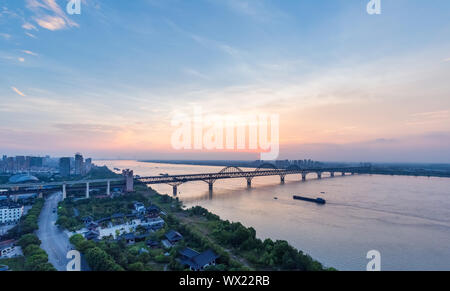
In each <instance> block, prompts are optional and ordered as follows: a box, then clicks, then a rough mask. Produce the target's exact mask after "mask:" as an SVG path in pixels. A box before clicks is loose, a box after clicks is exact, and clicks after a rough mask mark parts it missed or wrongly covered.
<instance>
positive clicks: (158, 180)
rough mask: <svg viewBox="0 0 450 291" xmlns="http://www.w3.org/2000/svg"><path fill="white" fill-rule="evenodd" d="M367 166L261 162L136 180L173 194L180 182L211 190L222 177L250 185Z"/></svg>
mask: <svg viewBox="0 0 450 291" xmlns="http://www.w3.org/2000/svg"><path fill="white" fill-rule="evenodd" d="M369 170H370V169H369V168H367V167H345V168H344V167H342V168H310V169H302V168H300V167H297V166H291V167H289V168H287V169H278V168H277V167H276V166H274V165H273V164H263V165H261V166H260V167H259V168H257V169H255V170H253V171H248V170H246V171H244V170H242V169H241V168H239V167H233V166H232V167H225V168H224V169H222V170H221V171H220V172H218V173H202V174H188V175H160V176H153V177H139V178H138V179H137V180H138V181H139V182H141V183H144V184H148V185H151V184H168V185H170V186H172V187H173V195H174V196H176V195H177V193H178V190H177V187H178V186H180V185H181V184H184V183H187V182H192V181H203V182H205V183H207V184H208V185H209V190H210V191H212V190H213V187H214V186H213V185H214V183H215V182H216V181H217V180H223V179H236V178H244V179H246V180H247V186H248V187H251V186H252V180H253V179H254V178H255V177H264V176H279V177H280V182H281V183H282V184H283V183H284V182H285V177H286V176H287V175H296V174H297V175H301V179H302V181H306V176H307V175H308V174H309V173H315V174H316V175H317V178H318V179H322V175H323V174H324V173H329V174H330V176H331V177H334V176H335V175H336V173H340V174H341V175H342V176H345V175H346V174H350V175H354V174H365V173H368V172H369Z"/></svg>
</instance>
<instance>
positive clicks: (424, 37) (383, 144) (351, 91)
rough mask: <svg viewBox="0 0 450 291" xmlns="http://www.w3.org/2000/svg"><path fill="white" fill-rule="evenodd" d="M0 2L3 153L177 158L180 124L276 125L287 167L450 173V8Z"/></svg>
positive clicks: (384, 0)
mask: <svg viewBox="0 0 450 291" xmlns="http://www.w3.org/2000/svg"><path fill="white" fill-rule="evenodd" d="M81 1H82V2H81V14H79V15H77V14H74V15H69V14H68V13H67V11H66V5H67V2H68V1H67V0H0V153H5V154H8V155H16V154H21V155H28V154H33V155H39V154H40V155H44V154H50V155H53V156H67V155H72V154H73V153H75V152H82V153H83V154H84V155H85V156H92V157H94V158H131V159H256V158H258V154H257V153H255V152H254V151H248V150H233V151H220V150H175V149H174V148H173V146H172V144H171V136H172V135H173V133H174V131H175V130H176V127H174V126H173V125H172V123H171V122H172V119H173V116H174V115H176V114H177V113H179V112H182V113H185V114H187V115H188V116H192V115H193V111H194V108H198V107H201V109H202V111H203V113H204V114H205V115H208V114H214V115H216V116H229V115H233V116H254V115H257V114H261V113H267V114H277V115H278V116H279V118H280V122H279V139H280V155H279V158H280V159H304V158H312V159H316V160H322V161H372V162H433V163H450V82H449V81H450V1H448V0H434V1H432V3H430V2H429V1H418V0H413V1H411V0H381V7H382V10H381V14H379V15H369V14H368V13H367V11H366V5H367V3H368V2H369V0H320V1H310V0H283V1H279V0H277V1H276V0H192V1H187V0H133V1H125V0H114V1H111V0H81Z"/></svg>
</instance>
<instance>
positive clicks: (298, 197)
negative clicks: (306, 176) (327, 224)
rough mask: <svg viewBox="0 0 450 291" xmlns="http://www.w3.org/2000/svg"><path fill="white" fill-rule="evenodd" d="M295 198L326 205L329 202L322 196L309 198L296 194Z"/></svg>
mask: <svg viewBox="0 0 450 291" xmlns="http://www.w3.org/2000/svg"><path fill="white" fill-rule="evenodd" d="M294 199H295V200H302V201H306V202H313V203H317V204H321V205H324V204H325V203H327V202H326V201H325V199H322V198H316V199H314V198H308V197H302V196H297V195H294Z"/></svg>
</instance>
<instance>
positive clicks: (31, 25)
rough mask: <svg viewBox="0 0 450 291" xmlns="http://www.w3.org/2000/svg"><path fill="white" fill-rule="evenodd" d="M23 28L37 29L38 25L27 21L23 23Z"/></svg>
mask: <svg viewBox="0 0 450 291" xmlns="http://www.w3.org/2000/svg"><path fill="white" fill-rule="evenodd" d="M22 28H23V29H26V30H37V28H36V26H34V25H33V24H31V23H29V22H25V23H24V24H23V25H22Z"/></svg>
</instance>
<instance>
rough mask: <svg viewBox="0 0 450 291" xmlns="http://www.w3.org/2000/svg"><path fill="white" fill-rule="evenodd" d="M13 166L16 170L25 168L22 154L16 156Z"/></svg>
mask: <svg viewBox="0 0 450 291" xmlns="http://www.w3.org/2000/svg"><path fill="white" fill-rule="evenodd" d="M15 164H16V165H15V166H16V167H15V168H16V170H18V171H23V170H25V168H26V167H25V157H24V156H17V157H16V160H15Z"/></svg>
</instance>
